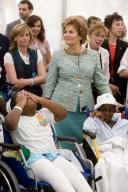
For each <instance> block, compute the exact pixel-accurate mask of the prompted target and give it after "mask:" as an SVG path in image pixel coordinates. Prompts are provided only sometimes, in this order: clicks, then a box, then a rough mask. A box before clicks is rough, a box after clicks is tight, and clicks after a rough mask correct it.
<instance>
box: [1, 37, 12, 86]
mask: <svg viewBox="0 0 128 192" xmlns="http://www.w3.org/2000/svg"><path fill="white" fill-rule="evenodd" d="M9 46H10V41H9V39H8V38H7V37H6V36H5V35H3V34H1V33H0V66H1V68H2V71H1V77H0V86H1V85H3V84H4V82H5V79H6V73H5V68H4V55H5V53H6V52H7V51H8V49H9Z"/></svg>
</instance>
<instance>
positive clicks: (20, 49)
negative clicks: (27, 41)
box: [18, 47, 28, 56]
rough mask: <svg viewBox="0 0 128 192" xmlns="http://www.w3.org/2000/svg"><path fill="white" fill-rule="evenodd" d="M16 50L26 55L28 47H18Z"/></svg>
mask: <svg viewBox="0 0 128 192" xmlns="http://www.w3.org/2000/svg"><path fill="white" fill-rule="evenodd" d="M18 50H19V51H20V52H21V53H22V54H23V55H25V56H26V55H27V51H28V48H27V47H18Z"/></svg>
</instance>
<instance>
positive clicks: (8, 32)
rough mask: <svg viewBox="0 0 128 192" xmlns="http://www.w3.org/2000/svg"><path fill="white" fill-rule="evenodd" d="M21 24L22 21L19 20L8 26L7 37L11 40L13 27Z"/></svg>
mask: <svg viewBox="0 0 128 192" xmlns="http://www.w3.org/2000/svg"><path fill="white" fill-rule="evenodd" d="M20 23H21V20H20V19H18V20H15V21H13V22H11V23H9V24H7V27H6V36H7V37H8V38H9V39H10V36H11V31H12V29H13V27H14V26H15V25H17V24H20Z"/></svg>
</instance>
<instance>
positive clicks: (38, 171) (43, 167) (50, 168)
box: [31, 156, 92, 192]
mask: <svg viewBox="0 0 128 192" xmlns="http://www.w3.org/2000/svg"><path fill="white" fill-rule="evenodd" d="M31 168H32V169H33V170H34V172H35V175H36V178H37V179H38V180H40V181H47V182H48V183H49V184H51V186H52V187H53V189H54V190H55V191H56V192H92V189H91V188H90V186H89V185H88V183H87V181H86V179H85V178H84V176H83V175H82V174H81V173H80V172H79V170H78V169H77V168H76V166H75V165H74V164H73V163H72V162H70V161H68V160H67V159H65V158H63V157H61V156H58V157H57V158H56V159H55V160H54V161H49V160H48V159H45V158H44V159H39V160H37V161H35V162H34V163H33V164H32V166H31Z"/></svg>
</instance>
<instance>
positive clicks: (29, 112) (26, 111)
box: [22, 109, 36, 117]
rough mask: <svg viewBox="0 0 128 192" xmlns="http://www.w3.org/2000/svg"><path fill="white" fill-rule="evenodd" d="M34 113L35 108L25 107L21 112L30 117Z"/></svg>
mask: <svg viewBox="0 0 128 192" xmlns="http://www.w3.org/2000/svg"><path fill="white" fill-rule="evenodd" d="M35 114H36V110H29V109H28V110H27V109H25V110H24V111H23V113H22V115H24V116H29V117H32V116H34V115H35Z"/></svg>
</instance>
